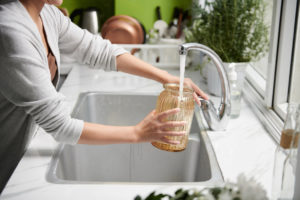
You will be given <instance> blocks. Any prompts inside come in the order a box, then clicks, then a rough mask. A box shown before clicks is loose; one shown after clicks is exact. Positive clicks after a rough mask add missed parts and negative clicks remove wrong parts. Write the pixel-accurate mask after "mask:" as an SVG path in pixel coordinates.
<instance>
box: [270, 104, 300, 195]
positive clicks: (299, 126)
mask: <svg viewBox="0 0 300 200" xmlns="http://www.w3.org/2000/svg"><path fill="white" fill-rule="evenodd" d="M299 112H300V108H299V105H298V104H296V103H290V104H289V106H288V111H287V117H286V120H285V123H284V127H283V130H282V133H281V139H280V145H278V147H277V148H276V151H275V160H274V171H273V186H272V199H278V198H292V197H293V194H294V185H295V170H296V162H297V160H296V158H297V147H298V140H299V134H300V117H299Z"/></svg>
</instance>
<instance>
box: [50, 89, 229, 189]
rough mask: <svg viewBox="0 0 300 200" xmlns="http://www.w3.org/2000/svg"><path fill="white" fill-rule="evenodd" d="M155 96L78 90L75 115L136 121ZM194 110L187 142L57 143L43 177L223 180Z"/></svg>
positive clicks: (93, 119) (107, 121) (113, 122)
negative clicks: (174, 145)
mask: <svg viewBox="0 0 300 200" xmlns="http://www.w3.org/2000/svg"><path fill="white" fill-rule="evenodd" d="M156 99H157V95H149V94H120V93H118V94H113V93H101V92H88V93H82V94H81V95H80V96H79V98H78V101H77V104H76V106H75V109H74V110H73V113H72V115H73V117H75V118H78V119H83V120H85V121H88V122H94V123H101V124H107V125H135V124H137V123H138V122H140V121H141V120H142V119H143V118H144V117H145V116H146V115H147V114H148V113H149V112H150V111H151V110H153V109H154V108H155V103H156ZM200 127H201V119H200V114H199V110H198V111H197V110H196V112H195V115H194V118H193V122H192V127H191V132H190V137H189V143H188V147H187V148H186V149H185V150H184V151H182V152H176V153H175V152H166V151H162V150H159V149H156V148H155V147H154V146H152V145H151V144H149V143H142V144H115V145H74V146H71V145H60V146H59V147H58V149H57V151H56V153H55V155H54V156H53V158H52V160H51V163H50V167H49V170H48V172H47V176H46V177H47V180H48V181H49V182H53V183H81V184H82V183H107V182H110V183H111V182H113V183H117V182H118V183H120V182H122V183H131V182H135V183H137V182H138V183H151V184H153V183H159V184H161V183H172V184H173V183H178V182H180V183H181V184H182V183H197V184H199V183H203V184H209V183H222V182H223V176H222V173H221V170H220V168H219V165H218V163H217V160H216V157H215V154H214V151H213V149H212V146H211V143H210V140H209V138H208V137H207V135H206V132H205V131H201V128H200Z"/></svg>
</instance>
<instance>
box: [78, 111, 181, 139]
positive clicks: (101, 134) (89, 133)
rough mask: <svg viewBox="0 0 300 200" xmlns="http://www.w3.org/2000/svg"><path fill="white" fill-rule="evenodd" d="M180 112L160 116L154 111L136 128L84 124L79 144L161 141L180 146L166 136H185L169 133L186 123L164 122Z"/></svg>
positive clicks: (179, 132) (176, 132) (168, 112)
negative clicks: (171, 129)
mask: <svg viewBox="0 0 300 200" xmlns="http://www.w3.org/2000/svg"><path fill="white" fill-rule="evenodd" d="M177 112H179V108H175V109H172V110H168V111H165V112H162V113H159V114H156V113H155V111H152V112H151V113H150V114H148V116H146V117H145V119H143V120H142V121H141V122H140V123H139V124H137V125H136V126H106V125H101V124H92V123H86V122H85V123H84V127H83V131H82V134H81V136H80V139H79V141H78V143H79V144H116V143H138V142H152V141H160V142H165V143H170V144H178V141H173V140H170V139H168V138H166V137H165V136H180V135H184V134H185V132H183V131H169V130H170V128H174V127H180V126H184V125H185V124H186V122H183V121H180V122H175V121H172V122H170V121H167V122H162V121H164V120H163V119H164V118H166V117H168V116H169V115H173V114H175V113H177Z"/></svg>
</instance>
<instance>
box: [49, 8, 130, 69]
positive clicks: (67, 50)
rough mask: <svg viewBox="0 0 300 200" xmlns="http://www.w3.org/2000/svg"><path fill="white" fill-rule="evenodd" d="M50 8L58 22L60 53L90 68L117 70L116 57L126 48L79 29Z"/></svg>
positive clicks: (55, 9)
mask: <svg viewBox="0 0 300 200" xmlns="http://www.w3.org/2000/svg"><path fill="white" fill-rule="evenodd" d="M52 9H53V12H55V16H56V18H57V23H58V33H59V39H58V41H59V49H60V53H61V54H63V55H65V56H67V57H71V58H74V59H76V60H77V61H78V62H81V63H84V64H88V65H89V66H90V67H91V68H98V69H103V70H105V71H116V70H117V66H116V57H117V56H118V55H121V54H124V53H127V51H126V50H124V49H123V48H121V47H119V46H118V45H115V44H111V42H110V41H109V40H105V39H103V38H102V37H101V36H100V35H94V34H91V33H90V32H89V31H87V30H85V29H81V28H80V27H78V26H77V25H76V24H74V23H73V22H71V20H70V19H69V18H68V17H65V16H64V15H63V14H62V13H61V12H60V11H59V10H58V9H57V8H55V7H54V8H52Z"/></svg>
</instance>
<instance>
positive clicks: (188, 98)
mask: <svg viewBox="0 0 300 200" xmlns="http://www.w3.org/2000/svg"><path fill="white" fill-rule="evenodd" d="M164 88H165V90H164V91H162V92H161V93H160V95H159V97H158V99H157V102H156V112H157V113H161V112H164V111H166V110H170V109H173V108H180V111H179V112H178V113H176V114H174V115H170V116H169V117H167V118H166V119H164V120H165V121H185V122H186V125H184V126H181V127H175V128H170V129H169V130H170V131H185V132H186V134H185V135H183V136H166V137H167V138H168V139H170V140H175V141H179V142H180V143H179V144H175V145H174V144H167V143H163V142H152V145H153V146H155V147H157V148H158V149H161V150H165V151H173V152H177V151H183V150H184V149H185V148H186V146H187V143H188V137H189V132H190V128H191V124H192V120H193V115H194V97H193V93H194V91H193V90H192V89H191V88H188V87H184V88H183V94H182V97H180V94H179V85H178V84H174V83H169V84H165V85H164Z"/></svg>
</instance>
